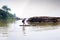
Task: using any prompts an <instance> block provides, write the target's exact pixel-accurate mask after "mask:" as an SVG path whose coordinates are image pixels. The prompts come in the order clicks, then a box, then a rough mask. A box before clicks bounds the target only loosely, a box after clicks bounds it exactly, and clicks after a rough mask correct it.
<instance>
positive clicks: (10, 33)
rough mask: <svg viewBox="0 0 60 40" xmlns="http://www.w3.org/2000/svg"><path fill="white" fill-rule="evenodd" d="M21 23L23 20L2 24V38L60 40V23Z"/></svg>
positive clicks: (0, 34)
mask: <svg viewBox="0 0 60 40" xmlns="http://www.w3.org/2000/svg"><path fill="white" fill-rule="evenodd" d="M5 24H6V23H5ZM20 25H22V23H21V20H18V21H14V22H11V23H7V25H4V26H2V25H0V40H60V25H45V26H44V25H43V26H20Z"/></svg>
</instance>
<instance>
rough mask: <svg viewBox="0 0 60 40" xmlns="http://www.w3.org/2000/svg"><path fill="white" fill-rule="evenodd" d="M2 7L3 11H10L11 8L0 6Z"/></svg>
mask: <svg viewBox="0 0 60 40" xmlns="http://www.w3.org/2000/svg"><path fill="white" fill-rule="evenodd" d="M2 9H3V10H4V11H5V12H8V11H11V9H10V8H8V7H7V6H6V5H4V6H2Z"/></svg>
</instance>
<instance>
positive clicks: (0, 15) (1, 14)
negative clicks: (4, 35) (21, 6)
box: [0, 5, 20, 20]
mask: <svg viewBox="0 0 60 40" xmlns="http://www.w3.org/2000/svg"><path fill="white" fill-rule="evenodd" d="M9 11H11V9H10V8H8V7H7V6H5V5H4V6H2V9H0V20H12V19H16V20H17V19H20V18H18V17H16V16H15V14H14V15H13V14H11V13H10V12H9Z"/></svg>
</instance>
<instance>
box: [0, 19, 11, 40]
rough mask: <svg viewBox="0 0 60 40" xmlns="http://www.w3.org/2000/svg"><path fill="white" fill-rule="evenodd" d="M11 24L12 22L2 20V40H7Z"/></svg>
mask: <svg viewBox="0 0 60 40" xmlns="http://www.w3.org/2000/svg"><path fill="white" fill-rule="evenodd" d="M9 23H12V21H10V20H0V40H6V39H7V38H8V30H9Z"/></svg>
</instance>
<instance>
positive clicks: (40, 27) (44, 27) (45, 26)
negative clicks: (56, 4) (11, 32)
mask: <svg viewBox="0 0 60 40" xmlns="http://www.w3.org/2000/svg"><path fill="white" fill-rule="evenodd" d="M59 24H60V23H40V24H36V23H30V24H29V26H27V25H24V26H22V30H23V34H28V33H30V32H32V31H36V32H38V31H40V32H41V31H48V30H56V29H59V27H60V25H59Z"/></svg>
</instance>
